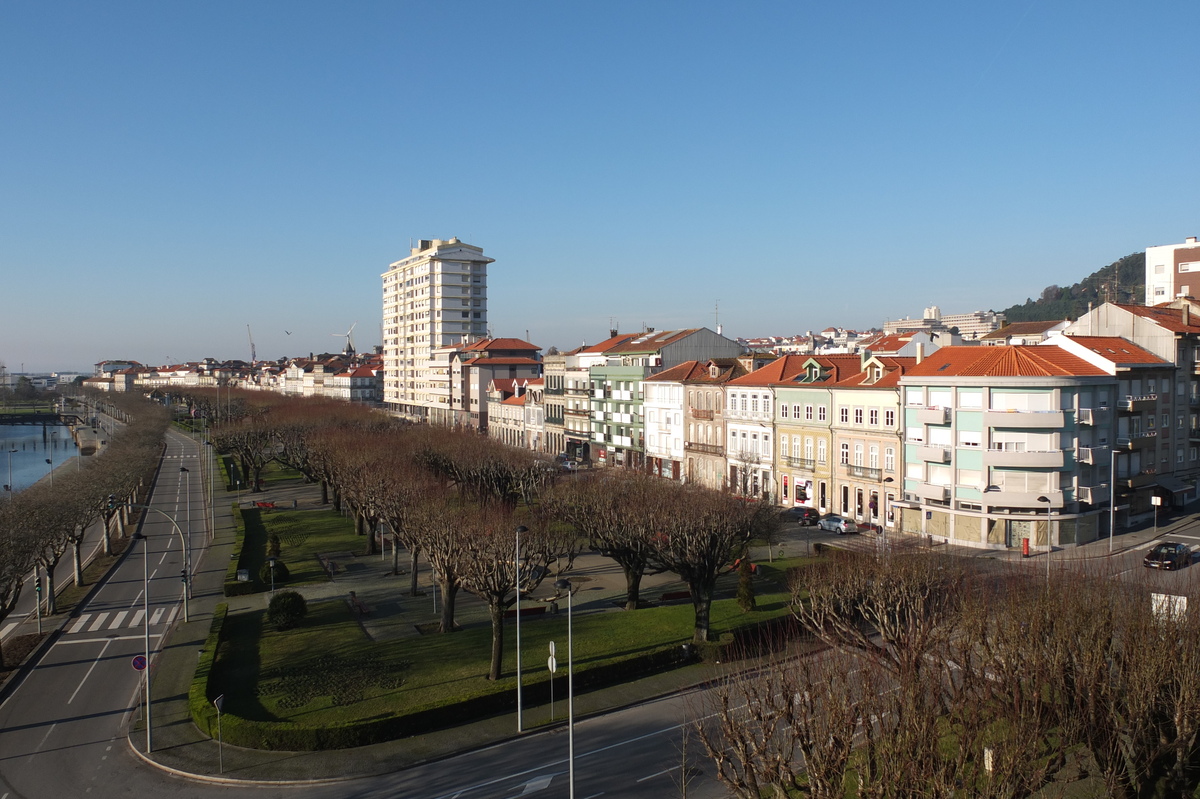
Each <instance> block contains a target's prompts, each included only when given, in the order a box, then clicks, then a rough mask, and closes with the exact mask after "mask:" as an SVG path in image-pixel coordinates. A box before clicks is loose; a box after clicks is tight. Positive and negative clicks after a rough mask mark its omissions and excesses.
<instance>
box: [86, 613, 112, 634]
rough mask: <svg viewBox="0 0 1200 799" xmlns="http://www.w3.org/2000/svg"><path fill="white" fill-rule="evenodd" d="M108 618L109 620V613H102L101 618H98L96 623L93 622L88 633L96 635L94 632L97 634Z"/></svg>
mask: <svg viewBox="0 0 1200 799" xmlns="http://www.w3.org/2000/svg"><path fill="white" fill-rule="evenodd" d="M107 618H108V613H101V614H100V615H99V616H97V617H96V620H95V621H94V622H92V626H91V627H88V632H89V633H94V632H96V630H99V629H100V628H101V627H103V626H104V620H105V619H107Z"/></svg>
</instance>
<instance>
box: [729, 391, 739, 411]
mask: <svg viewBox="0 0 1200 799" xmlns="http://www.w3.org/2000/svg"><path fill="white" fill-rule="evenodd" d="M729 410H731V411H736V410H737V395H736V394H730V395H729Z"/></svg>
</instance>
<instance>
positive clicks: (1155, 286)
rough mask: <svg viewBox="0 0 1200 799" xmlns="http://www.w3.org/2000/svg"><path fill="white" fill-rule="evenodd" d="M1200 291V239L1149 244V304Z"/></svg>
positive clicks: (1147, 278)
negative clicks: (1153, 245) (1199, 240)
mask: <svg viewBox="0 0 1200 799" xmlns="http://www.w3.org/2000/svg"><path fill="white" fill-rule="evenodd" d="M1197 295H1200V242H1197V241H1196V237H1195V236H1189V237H1188V238H1187V239H1185V240H1184V242H1183V244H1163V245H1160V246H1157V247H1147V248H1146V305H1158V304H1160V303H1164V302H1170V301H1171V300H1173V299H1175V298H1176V297H1194V296H1197Z"/></svg>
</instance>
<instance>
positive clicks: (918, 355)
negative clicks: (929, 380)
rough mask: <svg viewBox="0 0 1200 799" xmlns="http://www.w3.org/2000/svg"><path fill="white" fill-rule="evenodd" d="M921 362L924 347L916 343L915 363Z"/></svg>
mask: <svg viewBox="0 0 1200 799" xmlns="http://www.w3.org/2000/svg"><path fill="white" fill-rule="evenodd" d="M923 360H925V345H924V344H922V343H921V342H919V341H918V342H917V363H920V362H921V361H923Z"/></svg>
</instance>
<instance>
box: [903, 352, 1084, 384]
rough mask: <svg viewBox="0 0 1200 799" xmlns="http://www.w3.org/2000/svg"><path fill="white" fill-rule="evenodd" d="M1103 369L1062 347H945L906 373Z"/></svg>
mask: <svg viewBox="0 0 1200 799" xmlns="http://www.w3.org/2000/svg"><path fill="white" fill-rule="evenodd" d="M1105 374H1107V372H1105V371H1104V370H1103V369H1101V368H1100V367H1098V366H1093V365H1092V364H1090V363H1088V362H1087V361H1085V360H1083V359H1082V358H1080V357H1078V356H1075V355H1072V354H1071V353H1069V352H1067V351H1066V350H1064V349H1063V348H1062V347H1046V346H1035V345H1021V346H1015V347H942V348H941V349H939V350H937V351H936V352H934V353H933V354H932V355H928V356H926V357H925V360H923V361H922V362H921V363H919V364H916V365H914V366H913V367H912V368H910V369H909V370H908V371H907V372H906V374H905V375H904V376H905V377H951V376H964V377H1087V376H1093V375H1105Z"/></svg>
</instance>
